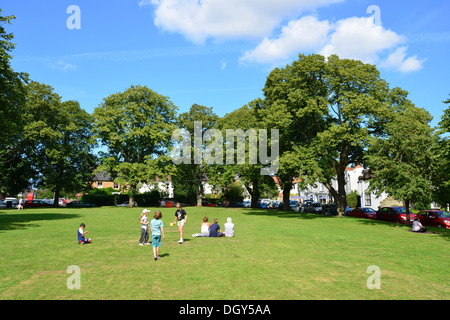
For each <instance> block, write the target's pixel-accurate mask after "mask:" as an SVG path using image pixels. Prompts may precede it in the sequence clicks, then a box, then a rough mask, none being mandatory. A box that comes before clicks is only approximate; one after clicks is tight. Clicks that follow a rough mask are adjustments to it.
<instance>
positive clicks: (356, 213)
mask: <svg viewBox="0 0 450 320" xmlns="http://www.w3.org/2000/svg"><path fill="white" fill-rule="evenodd" d="M348 215H349V216H350V217H356V218H363V219H375V218H376V216H377V212H376V211H375V210H373V209H372V208H355V209H353V210H352V211H350V212H349V213H348Z"/></svg>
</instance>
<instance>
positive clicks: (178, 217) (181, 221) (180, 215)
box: [173, 202, 187, 243]
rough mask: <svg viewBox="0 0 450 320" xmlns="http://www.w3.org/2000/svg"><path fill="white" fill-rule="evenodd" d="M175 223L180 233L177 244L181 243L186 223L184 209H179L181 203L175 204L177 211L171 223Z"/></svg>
mask: <svg viewBox="0 0 450 320" xmlns="http://www.w3.org/2000/svg"><path fill="white" fill-rule="evenodd" d="M175 222H177V225H178V232H180V240H179V241H178V243H183V242H184V239H183V227H184V225H185V224H186V222H187V213H186V211H184V209H183V208H182V207H181V203H179V202H178V203H177V211H175V220H174V222H173V223H175Z"/></svg>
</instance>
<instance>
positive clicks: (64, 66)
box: [51, 59, 78, 72]
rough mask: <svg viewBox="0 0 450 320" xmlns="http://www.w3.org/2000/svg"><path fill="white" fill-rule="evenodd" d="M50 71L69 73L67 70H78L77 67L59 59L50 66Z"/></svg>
mask: <svg viewBox="0 0 450 320" xmlns="http://www.w3.org/2000/svg"><path fill="white" fill-rule="evenodd" d="M51 68H52V69H58V70H60V71H64V72H65V71H69V70H76V69H78V66H77V65H75V64H73V63H66V62H64V61H63V60H62V59H59V60H58V61H57V62H56V63H53V64H52V65H51Z"/></svg>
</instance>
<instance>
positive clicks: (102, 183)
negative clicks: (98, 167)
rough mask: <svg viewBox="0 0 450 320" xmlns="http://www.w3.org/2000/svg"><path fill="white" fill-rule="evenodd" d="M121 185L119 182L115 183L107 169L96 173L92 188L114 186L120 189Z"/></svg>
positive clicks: (115, 188)
mask: <svg viewBox="0 0 450 320" xmlns="http://www.w3.org/2000/svg"><path fill="white" fill-rule="evenodd" d="M120 187H121V186H120V185H119V184H118V183H115V182H114V181H113V179H112V178H111V176H110V175H109V174H108V173H107V172H106V171H102V172H99V173H97V174H95V175H94V178H93V183H92V188H94V189H103V188H113V189H114V190H117V191H119V190H120Z"/></svg>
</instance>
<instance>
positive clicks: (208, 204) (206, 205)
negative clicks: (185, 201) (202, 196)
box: [195, 202, 216, 207]
mask: <svg viewBox="0 0 450 320" xmlns="http://www.w3.org/2000/svg"><path fill="white" fill-rule="evenodd" d="M195 206H197V204H195ZM202 207H216V205H215V204H214V203H210V202H202Z"/></svg>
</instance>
